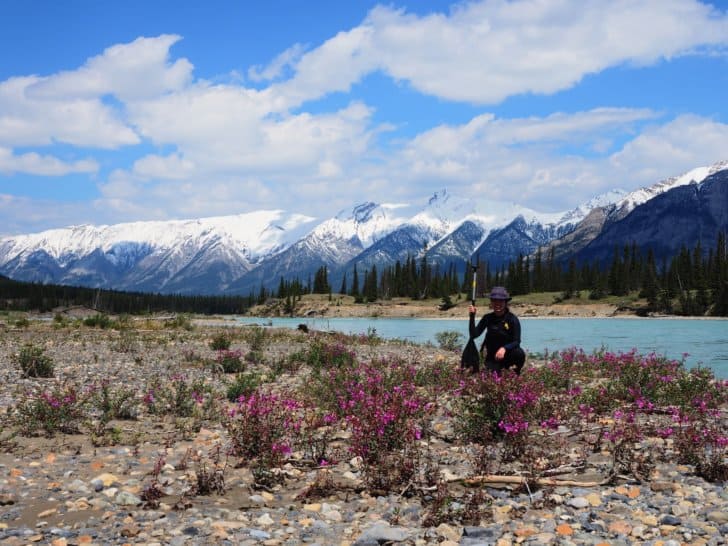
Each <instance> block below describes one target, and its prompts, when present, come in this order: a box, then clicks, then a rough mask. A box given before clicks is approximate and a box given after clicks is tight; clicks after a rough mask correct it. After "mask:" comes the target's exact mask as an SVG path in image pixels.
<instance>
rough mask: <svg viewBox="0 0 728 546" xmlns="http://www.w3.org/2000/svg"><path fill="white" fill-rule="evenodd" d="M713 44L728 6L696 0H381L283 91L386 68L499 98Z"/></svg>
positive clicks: (455, 90) (294, 95) (430, 85)
mask: <svg viewBox="0 0 728 546" xmlns="http://www.w3.org/2000/svg"><path fill="white" fill-rule="evenodd" d="M706 46H714V47H723V48H724V47H726V46H728V15H726V14H725V13H723V12H718V11H717V10H715V9H714V8H712V7H711V6H710V5H707V4H702V3H699V2H695V1H693V0H644V1H641V2H634V1H632V0H618V1H614V2H610V3H609V4H605V3H604V2H603V1H601V0H587V1H584V0H554V1H548V2H545V1H543V0H520V1H510V0H486V1H482V2H467V3H462V4H458V5H456V7H455V8H454V9H453V10H452V11H451V12H450V13H449V14H439V13H436V14H432V15H428V16H425V17H418V16H416V15H412V14H408V13H406V12H405V11H404V10H398V9H394V8H391V7H385V6H379V7H377V8H375V9H373V10H372V11H371V12H370V14H369V15H368V17H367V18H366V20H365V21H364V22H363V23H362V24H361V25H360V26H358V27H356V28H354V29H352V30H350V31H348V32H341V33H339V34H337V35H336V36H335V37H333V38H331V39H330V40H328V41H327V42H326V43H324V44H323V45H322V46H321V47H319V48H316V49H315V50H312V51H311V52H309V53H307V54H305V55H303V56H302V57H301V60H300V61H299V63H298V64H297V65H296V66H295V68H296V75H295V77H294V78H293V79H291V80H290V81H289V82H286V83H285V84H282V85H281V86H280V88H278V89H277V91H279V92H280V93H281V94H282V95H285V96H286V97H288V99H289V100H290V101H291V103H292V104H298V103H300V102H303V101H305V100H307V99H312V98H316V97H318V96H322V95H324V94H326V93H329V92H332V91H346V90H347V89H349V88H350V86H351V85H352V84H353V83H355V82H357V81H359V80H361V79H362V78H363V77H364V76H365V75H367V74H368V73H370V72H373V71H375V70H380V71H382V72H385V73H387V74H389V75H390V76H391V77H392V78H394V79H395V80H399V81H404V82H408V83H409V84H410V85H411V86H412V87H414V88H415V89H417V90H418V91H420V92H422V93H426V94H428V95H433V96H436V97H440V98H443V99H448V100H455V101H467V102H472V103H476V104H495V103H498V102H500V101H502V100H503V99H505V98H506V97H509V96H511V95H517V94H524V93H538V94H549V93H554V92H556V91H559V90H563V89H567V88H569V87H572V86H573V85H574V84H575V83H577V82H578V81H580V80H581V79H582V78H583V77H584V76H586V75H588V74H593V73H596V72H599V71H602V70H604V69H606V68H609V67H613V66H619V65H622V64H625V63H633V64H648V63H653V62H655V61H657V60H660V59H670V58H672V57H675V56H678V55H682V54H688V53H690V52H691V51H693V50H694V49H695V48H698V47H706Z"/></svg>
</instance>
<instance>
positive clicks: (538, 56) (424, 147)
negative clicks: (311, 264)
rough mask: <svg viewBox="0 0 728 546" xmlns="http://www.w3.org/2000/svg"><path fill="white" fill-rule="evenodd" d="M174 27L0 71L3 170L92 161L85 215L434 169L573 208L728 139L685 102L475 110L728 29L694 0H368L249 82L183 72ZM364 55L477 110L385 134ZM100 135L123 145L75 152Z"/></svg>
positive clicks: (400, 187)
mask: <svg viewBox="0 0 728 546" xmlns="http://www.w3.org/2000/svg"><path fill="white" fill-rule="evenodd" d="M180 39H181V37H180V36H178V35H173V34H170V35H161V36H157V37H140V38H138V39H136V40H134V41H132V42H130V43H126V44H117V45H113V46H111V47H109V48H107V49H106V50H104V51H103V52H102V53H100V54H99V55H96V56H93V57H91V58H89V59H88V61H87V62H85V63H84V64H83V65H82V66H80V67H78V68H77V69H71V70H65V71H62V72H59V73H57V74H51V75H47V76H37V75H36V76H19V77H14V78H10V79H8V80H5V81H2V82H0V172H2V173H27V174H36V175H47V176H58V175H64V174H71V173H99V171H100V170H101V169H102V166H103V172H101V173H100V175H99V176H98V178H99V179H100V180H101V181H100V182H99V191H100V194H101V195H100V197H99V199H98V200H97V201H96V202H95V203H94V207H93V210H92V211H90V212H87V213H86V216H83V217H84V218H86V217H89V216H90V215H94V214H96V213H97V212H98V213H99V214H101V212H100V211H104V214H106V215H107V218H109V219H110V220H111V219H114V220H117V219H126V220H130V219H141V218H144V219H151V218H157V219H161V218H167V217H194V216H206V215H214V214H227V213H231V212H240V211H246V210H254V209H260V208H270V207H271V205H272V204H273V205H274V206H275V207H276V208H286V209H290V210H301V209H302V205H303V204H305V205H306V210H302V212H306V213H311V214H321V215H326V214H333V213H335V212H337V211H338V210H339V209H341V208H345V207H351V206H352V205H354V204H356V203H359V202H362V201H364V200H370V199H374V200H377V201H379V202H388V201H389V202H392V201H402V202H406V201H410V202H419V201H420V200H421V199H422V196H423V195H426V194H427V193H431V192H432V191H435V190H438V189H441V188H442V187H449V188H451V189H452V190H453V191H456V192H461V193H467V194H469V195H476V196H480V197H483V198H490V197H492V198H493V199H498V200H514V201H518V202H519V203H520V204H523V205H527V206H530V207H532V208H534V209H540V210H565V209H567V208H570V207H571V206H574V205H577V204H579V203H581V202H582V201H584V200H587V199H589V198H591V197H593V196H594V195H595V194H596V193H598V192H600V191H606V190H608V189H613V188H615V187H619V186H622V187H625V188H626V189H632V188H633V187H636V186H638V185H644V184H650V183H652V182H655V181H657V180H659V179H660V178H662V177H666V176H671V175H675V174H677V173H679V172H682V171H684V170H688V169H690V168H693V167H695V166H697V165H701V164H708V163H711V162H712V161H715V160H718V159H724V158H725V150H728V126H726V125H725V124H723V123H720V122H719V121H716V120H712V119H709V118H706V117H701V116H697V115H682V116H680V117H677V118H675V117H674V115H673V116H670V115H666V114H665V113H663V112H656V111H654V110H652V109H646V108H630V107H629V104H626V106H625V107H619V108H616V107H609V106H601V107H594V108H591V109H585V110H584V111H581V112H554V113H551V114H540V115H534V116H522V117H517V118H512V117H511V118H508V117H503V116H499V115H497V114H496V113H494V112H488V111H484V110H477V109H476V108H481V106H480V105H490V106H495V105H498V104H499V103H500V102H502V101H503V100H504V99H506V98H508V97H512V96H514V95H519V94H551V93H556V92H558V91H560V90H564V89H568V88H570V87H573V86H574V85H576V84H577V83H578V82H579V81H580V80H581V79H582V78H584V77H585V76H587V75H589V74H594V73H597V72H600V71H603V70H605V69H607V68H611V67H617V66H621V67H625V69H629V67H631V66H632V65H649V64H651V63H655V62H657V61H663V60H669V59H671V58H673V57H676V56H680V55H691V54H696V52H700V53H701V54H704V53H706V50H710V49H711V48H726V47H728V15H727V14H726V13H725V12H724V11H718V10H716V9H715V8H712V7H711V6H710V5H709V4H703V3H700V2H697V1H695V0H641V1H635V0H615V1H614V2H610V3H609V5H606V4H605V3H604V2H603V1H601V0H579V1H577V0H549V1H544V0H515V1H512V0H508V1H507V0H484V1H481V2H463V3H460V4H456V5H455V6H454V7H453V8H452V9H451V10H450V11H449V12H447V13H433V14H430V15H425V16H419V15H415V14H411V13H408V12H407V11H405V10H403V9H396V8H393V7H387V6H379V7H376V8H374V9H373V10H372V11H370V12H369V13H368V14H367V16H366V17H365V18H364V20H363V21H362V23H361V24H359V25H357V26H356V27H354V28H351V29H349V30H345V31H342V32H340V33H338V34H336V35H335V36H332V37H331V38H330V39H328V40H326V41H324V42H323V43H322V44H320V45H319V46H317V47H310V48H308V49H307V48H305V47H304V46H302V45H300V44H296V45H293V46H291V47H289V48H288V49H286V50H284V51H283V52H282V53H280V54H279V55H278V56H276V57H275V58H274V59H273V60H272V61H271V62H270V63H269V64H268V65H267V66H262V65H258V66H254V67H252V68H250V69H249V70H248V72H247V77H248V78H249V80H250V81H253V82H256V83H258V84H261V85H259V86H258V87H257V88H254V87H251V86H249V85H247V86H246V84H245V83H243V82H241V81H228V82H226V83H224V84H221V83H212V82H209V81H204V80H200V79H195V78H194V77H193V68H194V67H193V65H192V63H191V62H190V61H189V60H187V59H185V58H179V59H175V58H174V57H173V56H172V51H173V47H174V45H175V44H176V43H177V42H178V41H179V40H180ZM708 52H709V51H708ZM375 72H376V73H379V74H383V75H385V76H386V77H388V78H390V79H391V80H393V81H395V83H397V84H398V85H399V86H407V88H408V91H412V90H414V91H416V92H419V93H421V94H426V95H429V96H433V97H437V98H438V99H441V102H442V103H447V102H465V103H469V105H470V106H473V110H472V111H473V112H474V113H473V115H472V116H471V118H470V119H468V120H466V121H464V122H461V123H452V124H440V125H438V126H434V127H430V128H427V129H425V130H422V131H421V132H420V133H419V134H415V135H411V134H410V135H405V134H404V132H399V133H398V134H396V140H395V139H388V137H387V136H386V131H388V130H390V129H392V127H393V125H390V124H389V123H388V122H387V120H380V119H378V116H377V110H376V107H377V104H376V103H375V102H373V101H374V99H372V102H371V103H369V102H366V101H368V100H369V99H370V98H369V97H367V96H366V94H364V96H365V97H366V98H361V96H359V94H355V93H351V95H350V96H347V95H346V94H347V93H349V92H350V91H352V90H353V89H354V88H355V86H356V84H357V83H358V82H362V81H363V80H364V79H365V78H366V77H367V76H368V75H370V74H372V73H375ZM264 82H265V83H267V82H274V83H271V84H269V85H262V84H263V83H264ZM332 93H339V94H340V95H341V96H340V97H337V101H336V104H337V106H335V107H333V106H330V107H328V109H327V104H325V101H322V100H321V99H322V98H324V97H326V96H328V95H330V94H332ZM341 97H343V100H341ZM313 101H315V105H314V104H312V102H313ZM347 101H348V104H346V102H347ZM615 104H623V105H624V104H625V102H624V101H623V100H620V101H615ZM342 105H343V106H342ZM490 110H496V108H494V107H492V108H490ZM59 144H60V145H61V146H63V147H73V148H77V149H76V150H73V153H72V155H71V154H69V153H68V150H67V149H64V150H63V153H61V152H60V151H59V149H58V148H57V147H58V145H59ZM33 147H35V148H37V149H28V148H33ZM97 149H103V150H113V151H118V150H123V153H117V154H108V155H105V156H103V157H104V159H103V160H101V159H98V160H97V159H75V158H78V157H81V158H88V157H93V152H94V150H97ZM111 156H113V157H111ZM68 157H73V158H74V159H72V160H69V159H64V158H68ZM109 172H110V174H109ZM630 186H631V187H630ZM67 210H68V211H71V212H74V213H75V212H78V211H80V210H81V209H80V208H79V209H70V208H69V209H67ZM74 221H75V220H74Z"/></svg>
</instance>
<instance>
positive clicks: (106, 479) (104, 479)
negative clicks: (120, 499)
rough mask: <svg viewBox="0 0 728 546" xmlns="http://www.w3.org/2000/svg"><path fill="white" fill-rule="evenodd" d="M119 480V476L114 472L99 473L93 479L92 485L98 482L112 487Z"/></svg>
mask: <svg viewBox="0 0 728 546" xmlns="http://www.w3.org/2000/svg"><path fill="white" fill-rule="evenodd" d="M118 481H119V478H117V477H116V476H115V475H114V474H110V473H108V472H105V473H103V474H99V475H98V476H96V477H95V478H94V479H93V480H91V485H93V486H94V487H95V486H96V484H98V483H101V484H102V485H103V486H104V487H111V486H112V485H113V484H115V483H117V482H118Z"/></svg>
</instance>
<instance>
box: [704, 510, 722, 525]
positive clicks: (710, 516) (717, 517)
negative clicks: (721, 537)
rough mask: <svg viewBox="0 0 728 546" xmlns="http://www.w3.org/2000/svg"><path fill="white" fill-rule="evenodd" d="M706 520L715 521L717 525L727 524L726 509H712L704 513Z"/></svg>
mask: <svg viewBox="0 0 728 546" xmlns="http://www.w3.org/2000/svg"><path fill="white" fill-rule="evenodd" d="M705 517H706V519H707V520H708V521H712V522H713V523H717V524H718V525H725V524H728V510H720V511H719V510H713V511H712V512H708V513H707V514H706V515H705Z"/></svg>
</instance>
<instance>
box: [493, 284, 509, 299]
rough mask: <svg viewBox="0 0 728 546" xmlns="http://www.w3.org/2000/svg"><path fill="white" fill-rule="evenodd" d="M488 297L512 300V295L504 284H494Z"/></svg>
mask: <svg viewBox="0 0 728 546" xmlns="http://www.w3.org/2000/svg"><path fill="white" fill-rule="evenodd" d="M488 297H489V298H490V299H492V300H503V301H511V296H510V295H509V294H508V290H506V289H505V288H503V287H502V286H494V287H493V289H492V290H491V291H490V294H488Z"/></svg>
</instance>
